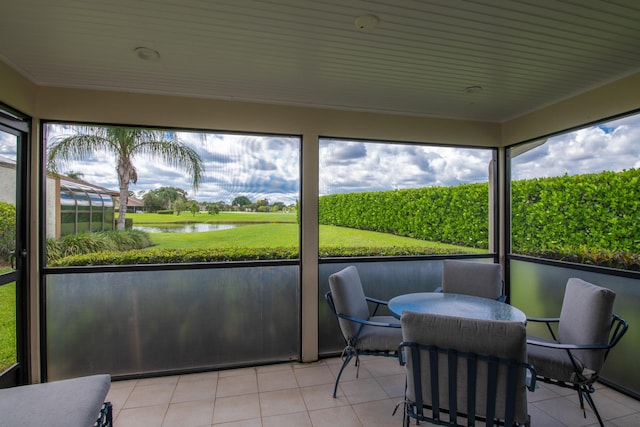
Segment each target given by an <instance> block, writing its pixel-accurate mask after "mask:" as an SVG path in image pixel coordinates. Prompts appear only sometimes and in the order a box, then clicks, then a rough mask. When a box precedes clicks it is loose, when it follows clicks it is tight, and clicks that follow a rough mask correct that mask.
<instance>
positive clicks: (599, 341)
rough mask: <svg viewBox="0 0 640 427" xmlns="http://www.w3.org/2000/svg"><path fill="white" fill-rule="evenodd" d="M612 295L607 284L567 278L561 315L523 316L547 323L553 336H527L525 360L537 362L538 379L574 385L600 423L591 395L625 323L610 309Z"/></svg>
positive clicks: (626, 326)
mask: <svg viewBox="0 0 640 427" xmlns="http://www.w3.org/2000/svg"><path fill="white" fill-rule="evenodd" d="M615 297H616V294H615V293H614V292H613V291H611V290H610V289H607V288H603V287H600V286H596V285H593V284H591V283H588V282H585V281H584V280H581V279H576V278H571V279H569V280H568V282H567V286H566V288H565V293H564V298H563V300H562V308H561V310H560V317H559V318H528V319H527V321H528V322H530V324H531V323H533V322H543V323H545V324H546V326H547V329H548V330H549V333H550V336H551V339H543V338H538V337H533V336H530V337H529V338H528V339H527V352H528V358H529V363H531V364H532V365H533V366H535V368H536V371H537V372H538V380H540V381H542V382H545V383H549V384H554V385H557V386H561V387H567V388H571V389H573V390H576V391H577V393H578V398H579V399H580V408H581V409H582V411H583V413H584V416H585V418H586V416H587V414H586V411H585V408H584V400H585V399H586V401H587V403H588V404H589V406H590V407H591V409H592V410H593V412H594V414H595V416H596V417H597V418H598V422H599V423H600V425H601V426H603V425H604V424H603V423H602V418H601V417H600V414H599V412H598V410H597V408H596V405H595V402H594V401H593V397H592V396H591V395H592V393H593V392H594V391H595V389H594V388H593V384H594V383H595V382H596V381H597V380H598V378H599V376H600V372H601V371H602V368H603V366H604V362H605V360H606V358H607V355H608V354H609V351H610V350H611V349H612V348H613V347H615V345H616V344H617V343H618V342H619V341H620V339H621V338H622V336H623V335H624V334H625V332H626V331H627V328H628V327H629V324H628V323H627V322H626V321H625V320H623V319H622V318H620V317H619V316H617V315H615V314H614V313H613V303H614V301H615ZM552 325H553V327H552ZM554 329H555V330H556V331H555V332H554Z"/></svg>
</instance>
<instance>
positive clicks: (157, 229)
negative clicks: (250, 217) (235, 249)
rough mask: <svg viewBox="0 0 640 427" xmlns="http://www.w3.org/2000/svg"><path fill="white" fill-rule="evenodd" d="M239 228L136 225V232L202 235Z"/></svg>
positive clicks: (215, 225)
mask: <svg viewBox="0 0 640 427" xmlns="http://www.w3.org/2000/svg"><path fill="white" fill-rule="evenodd" d="M236 227H238V224H203V223H199V224H179V225H177V224H167V225H154V226H144V225H134V226H133V229H134V230H140V231H146V232H147V233H200V232H203V231H219V230H229V229H231V228H236Z"/></svg>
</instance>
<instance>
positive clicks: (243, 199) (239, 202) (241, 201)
mask: <svg viewBox="0 0 640 427" xmlns="http://www.w3.org/2000/svg"><path fill="white" fill-rule="evenodd" d="M250 204H251V199H249V198H248V197H247V196H238V197H236V198H235V199H233V202H231V206H240V207H243V206H248V205H250Z"/></svg>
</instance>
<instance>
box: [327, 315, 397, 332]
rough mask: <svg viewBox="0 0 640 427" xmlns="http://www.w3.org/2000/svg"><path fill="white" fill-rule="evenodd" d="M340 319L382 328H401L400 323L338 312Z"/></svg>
mask: <svg viewBox="0 0 640 427" xmlns="http://www.w3.org/2000/svg"><path fill="white" fill-rule="evenodd" d="M336 316H338V317H339V318H340V319H345V320H348V321H350V322H355V323H360V324H361V325H369V326H380V327H382V328H400V327H401V326H400V324H399V323H384V322H372V321H370V320H364V319H359V318H357V317H351V316H347V315H345V314H340V313H338V314H336Z"/></svg>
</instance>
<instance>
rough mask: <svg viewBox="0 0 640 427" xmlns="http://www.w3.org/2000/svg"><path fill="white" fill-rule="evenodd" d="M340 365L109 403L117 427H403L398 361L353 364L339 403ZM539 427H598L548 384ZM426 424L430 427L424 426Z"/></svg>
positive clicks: (291, 368) (621, 420)
mask: <svg viewBox="0 0 640 427" xmlns="http://www.w3.org/2000/svg"><path fill="white" fill-rule="evenodd" d="M340 363H341V361H340V359H339V358H333V359H324V360H321V361H319V362H316V363H310V364H302V363H288V364H278V365H271V366H260V367H255V368H253V367H252V368H242V369H232V370H224V371H217V372H207V373H200V374H191V375H177V376H169V377H159V378H150V379H142V380H128V381H114V382H113V383H112V385H111V390H110V392H109V396H108V399H109V400H110V401H111V402H112V404H113V408H114V417H115V421H114V425H115V427H178V426H179V427H205V426H206V427H211V426H215V427H287V426H291V427H376V426H385V427H386V426H397V427H400V426H401V425H402V417H401V415H400V413H398V414H396V415H395V416H392V412H393V409H394V407H395V405H396V403H397V402H398V401H400V400H401V397H402V395H403V390H404V374H403V371H402V369H403V368H401V367H400V366H398V363H397V361H396V360H395V359H391V358H384V357H363V358H362V364H361V367H360V376H359V378H357V379H356V378H355V367H354V365H353V362H352V363H351V364H350V366H349V368H347V369H346V370H345V373H343V375H342V377H343V378H342V379H341V381H340V387H339V391H338V397H337V398H336V399H334V398H333V397H331V393H332V391H333V383H334V380H335V375H336V374H337V372H338V370H339V368H340ZM595 400H596V404H597V405H598V409H599V410H600V413H601V415H602V417H603V418H604V419H605V424H606V425H607V426H615V427H623V426H627V427H630V426H634V427H635V426H639V425H640V401H637V400H634V399H632V398H630V397H627V396H625V395H622V394H620V393H617V392H615V391H613V390H611V389H609V388H607V387H604V386H599V389H598V390H597V391H596V393H595ZM529 413H530V414H531V418H532V425H533V427H562V426H592V425H597V423H596V421H597V420H596V418H595V417H594V416H593V414H591V413H590V412H587V418H586V419H585V418H584V417H583V415H582V412H581V410H580V408H579V406H578V398H577V395H575V393H574V392H572V391H571V390H564V389H561V388H559V387H552V386H548V385H545V384H540V386H539V388H538V389H537V390H536V391H535V392H534V393H530V394H529ZM422 425H425V424H424V423H423V424H422Z"/></svg>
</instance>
